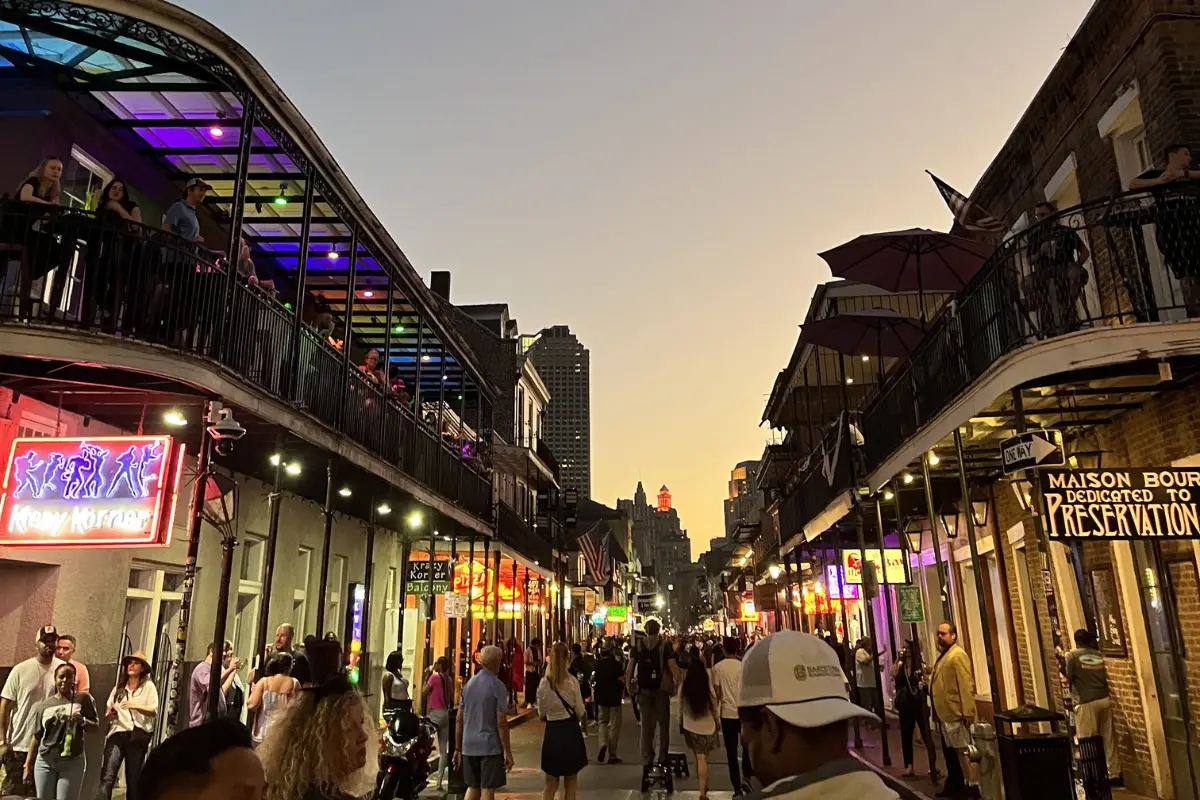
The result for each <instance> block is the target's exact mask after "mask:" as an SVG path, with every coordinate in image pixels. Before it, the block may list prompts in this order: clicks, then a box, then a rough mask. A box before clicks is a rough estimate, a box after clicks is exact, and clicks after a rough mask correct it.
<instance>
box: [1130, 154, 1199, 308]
mask: <svg viewBox="0 0 1200 800" xmlns="http://www.w3.org/2000/svg"><path fill="white" fill-rule="evenodd" d="M1163 160H1164V162H1165V166H1164V167H1163V168H1162V169H1148V170H1146V171H1145V172H1143V173H1142V174H1141V175H1138V176H1137V177H1136V178H1134V179H1133V180H1131V181H1130V182H1129V188H1130V189H1132V190H1146V191H1149V192H1150V193H1151V194H1153V195H1154V205H1155V207H1156V209H1157V212H1158V213H1157V215H1156V217H1155V225H1154V227H1155V232H1154V238H1155V240H1156V241H1157V242H1158V250H1159V252H1160V253H1162V257H1163V261H1164V262H1165V263H1166V266H1167V268H1168V269H1169V270H1171V274H1172V275H1174V276H1175V279H1176V280H1178V281H1179V288H1180V291H1181V292H1182V294H1183V298H1182V300H1183V304H1184V306H1186V308H1187V314H1188V316H1189V317H1200V216H1198V215H1197V213H1196V212H1197V210H1198V209H1197V206H1200V198H1198V196H1197V189H1198V188H1200V187H1198V186H1197V185H1196V184H1195V183H1193V181H1196V180H1200V171H1198V170H1194V169H1192V168H1191V165H1192V151H1191V149H1189V148H1188V146H1187V145H1186V144H1172V145H1168V146H1167V147H1166V149H1165V150H1164V151H1163ZM1138 300H1141V301H1142V302H1148V301H1149V300H1150V298H1135V299H1134V301H1135V303H1136V302H1137V301H1138ZM1167 302H1168V303H1169V304H1171V305H1177V304H1178V301H1177V299H1176V298H1174V297H1172V298H1170V299H1168V300H1167Z"/></svg>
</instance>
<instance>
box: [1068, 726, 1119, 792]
mask: <svg viewBox="0 0 1200 800" xmlns="http://www.w3.org/2000/svg"><path fill="white" fill-rule="evenodd" d="M1077 764H1078V767H1077V770H1076V771H1077V773H1078V776H1079V782H1080V783H1081V784H1083V792H1084V797H1086V798H1087V800H1112V788H1111V786H1110V785H1109V782H1108V759H1107V758H1106V757H1105V755H1104V739H1103V738H1102V737H1100V736H1088V737H1087V738H1085V739H1080V740H1079V760H1078V762H1077Z"/></svg>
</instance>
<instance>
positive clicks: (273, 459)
mask: <svg viewBox="0 0 1200 800" xmlns="http://www.w3.org/2000/svg"><path fill="white" fill-rule="evenodd" d="M280 461H281V459H280V457H279V453H275V454H273V455H272V456H271V466H272V467H278V466H279V462H280Z"/></svg>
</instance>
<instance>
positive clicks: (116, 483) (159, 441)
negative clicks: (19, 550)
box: [0, 436, 184, 547]
mask: <svg viewBox="0 0 1200 800" xmlns="http://www.w3.org/2000/svg"><path fill="white" fill-rule="evenodd" d="M183 456H184V447H183V445H182V444H176V443H175V442H174V441H173V440H172V439H171V437H170V436H116V437H95V438H85V439H60V438H53V437H48V438H36V439H17V440H15V441H14V442H13V445H12V450H11V451H10V453H9V456H8V464H7V466H6V469H5V472H4V483H3V485H0V545H3V546H6V547H166V546H167V545H169V544H170V543H171V526H172V521H173V519H174V517H175V503H176V500H177V498H178V495H179V484H180V480H181V476H182V470H183Z"/></svg>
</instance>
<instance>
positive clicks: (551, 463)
mask: <svg viewBox="0 0 1200 800" xmlns="http://www.w3.org/2000/svg"><path fill="white" fill-rule="evenodd" d="M535 452H536V453H537V457H538V458H539V459H541V462H542V463H543V464H545V465H546V466H547V467H549V468H550V471H551V472H552V473H554V477H555V478H558V476H559V472H558V459H557V458H555V457H554V451H553V450H551V449H550V445H548V444H546V440H545V439H543V438H541V437H540V436H539V437H538V440H537V448H536V450H535Z"/></svg>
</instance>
